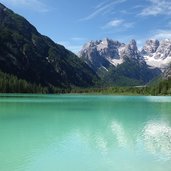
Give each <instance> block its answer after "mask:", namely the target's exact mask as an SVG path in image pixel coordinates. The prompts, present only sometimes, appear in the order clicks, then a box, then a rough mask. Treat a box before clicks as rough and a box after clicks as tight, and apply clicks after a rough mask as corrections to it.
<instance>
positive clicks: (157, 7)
mask: <svg viewBox="0 0 171 171" xmlns="http://www.w3.org/2000/svg"><path fill="white" fill-rule="evenodd" d="M148 1H149V2H150V3H151V4H150V5H149V6H148V7H146V8H144V9H143V10H142V11H141V13H140V15H142V16H149V15H153V16H157V15H160V14H163V15H171V1H170V0H148Z"/></svg>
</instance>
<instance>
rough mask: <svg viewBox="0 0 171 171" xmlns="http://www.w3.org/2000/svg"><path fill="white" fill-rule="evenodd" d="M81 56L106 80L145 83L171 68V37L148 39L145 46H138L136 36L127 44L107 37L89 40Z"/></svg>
mask: <svg viewBox="0 0 171 171" xmlns="http://www.w3.org/2000/svg"><path fill="white" fill-rule="evenodd" d="M79 57H80V58H81V59H83V60H84V61H85V62H86V63H87V64H88V65H89V66H90V67H91V68H92V69H93V70H94V71H95V72H96V73H97V74H98V75H99V77H101V78H102V80H104V81H105V82H106V83H110V84H113V85H138V84H146V83H148V82H149V81H151V80H152V79H154V78H155V77H157V76H159V75H160V74H161V73H162V72H165V70H168V67H169V64H170V63H171V40H169V39H165V40H161V41H159V40H147V41H146V43H145V45H144V47H143V48H142V50H138V48H137V44H136V41H135V40H131V41H130V43H128V44H124V43H121V42H119V41H114V40H111V39H108V38H105V39H104V40H98V41H91V42H88V43H86V44H85V45H84V46H83V48H82V50H81V51H80V52H79ZM124 80H126V81H124Z"/></svg>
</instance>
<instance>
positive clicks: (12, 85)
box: [0, 71, 171, 96]
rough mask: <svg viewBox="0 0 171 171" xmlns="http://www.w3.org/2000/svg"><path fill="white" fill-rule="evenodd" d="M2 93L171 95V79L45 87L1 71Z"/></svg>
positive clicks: (0, 85) (0, 91) (0, 83)
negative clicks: (124, 84) (120, 84)
mask: <svg viewBox="0 0 171 171" xmlns="http://www.w3.org/2000/svg"><path fill="white" fill-rule="evenodd" d="M0 93H35V94H49V93H50V94H55V93H56V94H59V93H89V94H114V95H155V96H156V95H171V79H168V80H161V81H159V82H157V83H156V84H154V83H153V84H152V85H149V86H142V87H100V88H99V87H96V88H94V87H89V88H79V87H73V88H66V89H61V88H58V87H54V86H47V87H43V86H42V85H40V84H39V85H37V84H32V83H29V82H27V81H26V80H22V79H19V78H17V77H16V76H14V75H10V74H6V73H3V72H1V71H0Z"/></svg>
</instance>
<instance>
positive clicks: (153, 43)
mask: <svg viewBox="0 0 171 171" xmlns="http://www.w3.org/2000/svg"><path fill="white" fill-rule="evenodd" d="M159 45H160V42H159V41H158V40H147V41H146V43H145V45H144V47H143V49H142V53H143V54H144V55H145V54H146V55H147V54H148V55H150V54H152V53H155V52H156V50H157V48H158V47H159Z"/></svg>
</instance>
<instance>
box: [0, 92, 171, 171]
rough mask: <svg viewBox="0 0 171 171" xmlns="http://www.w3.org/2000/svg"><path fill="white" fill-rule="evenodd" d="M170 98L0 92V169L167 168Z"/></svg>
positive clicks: (162, 170) (121, 170)
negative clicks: (7, 93)
mask: <svg viewBox="0 0 171 171" xmlns="http://www.w3.org/2000/svg"><path fill="white" fill-rule="evenodd" d="M170 170H171V97H145V96H144V97H142V96H137V97H134V96H130V97H129V96H95V95H20V94H19V95H10V94H9V95H0V171H170Z"/></svg>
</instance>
